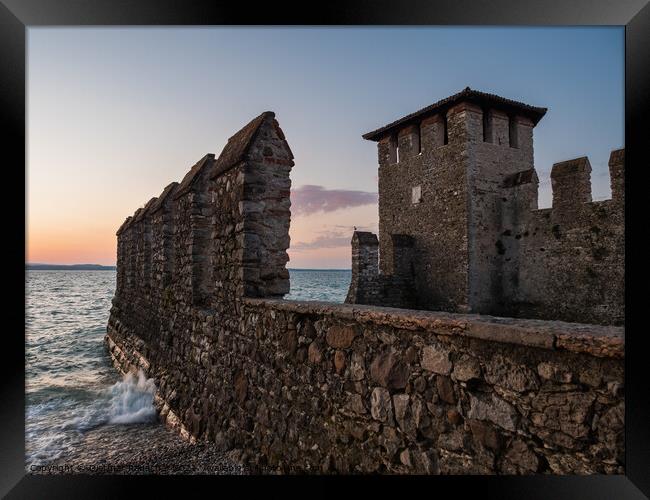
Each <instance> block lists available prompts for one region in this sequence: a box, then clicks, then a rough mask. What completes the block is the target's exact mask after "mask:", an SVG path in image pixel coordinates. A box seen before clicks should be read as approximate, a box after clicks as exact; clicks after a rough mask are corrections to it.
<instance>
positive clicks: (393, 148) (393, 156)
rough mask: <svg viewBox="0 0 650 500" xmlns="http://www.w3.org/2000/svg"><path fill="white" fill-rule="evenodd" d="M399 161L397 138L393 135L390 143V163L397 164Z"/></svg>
mask: <svg viewBox="0 0 650 500" xmlns="http://www.w3.org/2000/svg"><path fill="white" fill-rule="evenodd" d="M397 161H398V153H397V137H395V136H394V135H393V136H391V138H390V141H389V142H388V163H397Z"/></svg>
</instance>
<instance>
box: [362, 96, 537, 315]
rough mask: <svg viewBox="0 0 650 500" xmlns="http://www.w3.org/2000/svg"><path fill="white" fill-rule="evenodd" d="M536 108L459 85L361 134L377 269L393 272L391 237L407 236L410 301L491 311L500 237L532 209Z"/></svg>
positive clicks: (496, 302)
mask: <svg viewBox="0 0 650 500" xmlns="http://www.w3.org/2000/svg"><path fill="white" fill-rule="evenodd" d="M545 113H546V108H538V107H533V106H529V105H527V104H523V103H520V102H516V101H512V100H510V99H505V98H503V97H499V96H496V95H493V94H486V93H483V92H478V91H475V90H471V89H470V88H469V87H467V88H466V89H464V90H463V91H462V92H459V93H458V94H455V95H453V96H451V97H448V98H446V99H443V100H441V101H439V102H437V103H435V104H432V105H430V106H427V107H426V108H423V109H421V110H420V111H417V112H415V113H412V114H410V115H407V116H405V117H403V118H400V119H399V120H396V121H394V122H393V123H390V124H388V125H386V126H384V127H381V128H379V129H377V130H374V131H372V132H369V133H367V134H365V135H364V136H363V138H364V139H367V140H372V141H376V142H377V143H378V152H379V256H380V263H379V268H380V273H381V274H383V275H386V276H390V275H395V274H396V273H398V272H399V269H395V268H394V267H395V264H394V263H395V262H399V258H397V259H396V257H398V256H393V255H392V252H393V250H394V249H395V248H396V247H395V246H394V245H393V242H392V236H393V235H395V234H400V235H406V236H410V237H412V238H413V241H414V246H413V249H412V250H411V252H412V257H411V259H412V262H413V264H412V266H413V276H414V287H415V289H416V292H417V301H418V303H417V307H419V308H422V309H437V310H451V311H460V312H469V311H471V312H478V313H493V314H494V313H498V312H499V310H500V305H501V304H502V303H503V302H504V300H503V294H504V291H503V288H504V285H503V276H504V274H507V268H508V266H510V265H511V264H510V261H506V259H505V258H504V257H503V255H504V252H505V248H504V245H506V243H504V242H503V241H501V238H500V235H501V233H502V232H503V231H504V224H509V223H514V222H516V218H517V216H518V214H519V213H520V212H519V211H520V208H521V207H522V205H523V206H525V207H526V208H527V209H531V208H532V209H534V208H537V176H536V175H535V172H534V168H533V128H534V127H535V125H537V123H538V122H539V120H540V119H541V118H542V117H543V116H544V114H545ZM514 186H516V188H517V189H516V192H517V196H512V193H513V192H514V191H513V190H512V188H513V187H514ZM508 244H509V243H508ZM512 265H514V264H512ZM353 271H354V270H353Z"/></svg>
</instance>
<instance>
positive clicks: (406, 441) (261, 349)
mask: <svg viewBox="0 0 650 500" xmlns="http://www.w3.org/2000/svg"><path fill="white" fill-rule="evenodd" d="M452 135H453V134H452ZM450 137H451V135H450ZM614 163H615V165H622V163H621V162H618V161H617V160H616V159H615V161H614ZM293 164H294V162H293V155H292V153H291V150H290V148H289V146H288V144H287V142H286V140H285V137H284V134H283V132H282V130H281V129H280V127H279V125H278V122H277V121H276V119H275V116H274V114H273V113H270V112H267V113H263V114H262V115H260V116H259V117H257V118H255V119H254V120H252V121H251V122H250V123H249V124H248V125H246V126H245V127H244V128H243V129H242V130H240V131H239V132H237V133H236V134H235V135H234V136H233V137H231V138H230V140H229V141H228V143H227V145H226V147H225V148H224V150H223V151H222V153H221V154H220V155H219V156H218V157H215V155H212V154H208V155H206V156H204V157H203V158H202V159H201V160H199V161H198V162H197V163H196V164H195V165H194V166H193V167H192V168H191V169H190V171H189V172H188V174H187V175H186V176H185V178H183V179H182V180H181V182H180V183H176V182H174V183H171V184H169V185H168V186H167V187H166V188H165V189H164V190H163V192H162V193H161V194H160V196H158V197H157V198H153V199H151V200H150V201H149V202H147V203H146V204H145V206H144V207H143V208H140V209H138V210H137V211H136V212H135V214H134V215H133V216H131V217H129V218H127V219H126V221H125V223H124V224H123V225H122V226H121V227H120V229H119V230H118V232H117V235H118V242H117V248H118V260H117V287H116V292H115V298H114V299H113V306H112V308H111V313H110V318H109V323H108V328H107V335H106V344H107V347H108V350H109V352H110V355H111V358H112V360H113V362H114V364H115V366H116V367H117V368H119V369H120V370H121V371H122V372H126V371H128V370H133V369H136V368H141V369H143V370H144V371H145V372H146V373H147V375H148V376H150V377H153V378H154V379H155V381H156V386H157V388H158V392H157V395H156V405H157V407H158V410H159V413H160V417H161V420H163V421H164V422H166V424H167V425H169V426H170V427H172V428H175V429H177V430H178V432H179V433H180V434H181V435H182V436H184V437H185V438H187V439H189V440H190V441H197V440H205V441H210V442H213V443H216V445H217V446H219V447H220V448H221V449H223V450H233V454H236V455H238V456H239V459H240V460H241V462H242V463H243V464H245V465H247V466H250V467H251V469H252V470H253V471H257V472H262V473H274V472H280V473H296V472H310V473H369V472H375V473H422V474H528V473H555V474H591V473H607V474H611V473H616V474H620V473H623V472H624V440H623V437H624V433H623V431H624V428H623V425H624V424H623V423H624V413H625V408H624V385H623V361H624V332H623V328H622V327H620V326H603V325H593V324H591V325H590V324H579V323H566V322H562V321H544V320H539V319H513V318H503V317H493V316H488V315H478V314H460V313H451V312H439V311H438V312H433V311H423V310H410V309H404V308H401V309H397V308H389V307H380V306H373V305H360V304H332V303H321V302H304V301H286V300H283V299H282V297H283V295H284V294H286V293H287V292H288V290H289V279H288V277H289V276H288V273H287V269H286V263H287V260H288V257H287V253H286V250H287V248H288V247H289V220H290V202H289V190H290V178H289V174H290V171H291V168H292V166H293ZM586 168H587V167H586V163H584V162H578V164H577V165H575V166H573V165H569V166H566V167H565V168H564V169H562V170H558V171H557V173H558V174H559V173H560V172H562V175H564V176H567V175H578V176H579V175H582V174H583V173H584V171H585V169H586ZM617 168H618V167H617ZM620 169H621V170H620V171H621V174H622V167H620ZM527 175H528V174H521V175H519V176H516V177H515V178H514V179H511V178H508V179H509V180H507V181H505V182H502V183H503V184H504V185H507V186H508V187H503V188H499V189H522V188H521V186H524V181H525V179H527V178H528V177H527ZM531 178H532V177H531ZM511 184H512V185H511ZM427 189H428V188H427ZM524 189H525V186H524ZM427 192H428V191H427V190H426V189H423V191H422V197H423V200H424V199H425V197H426V196H427ZM555 192H557V193H559V192H560V191H555ZM618 193H619V194H615V196H621V195H622V190H621V191H619V192H618ZM515 199H517V200H521V199H522V198H521V197H515ZM459 206H466V205H463V204H461V205H459ZM553 210H555V208H554V209H553ZM567 210H569V209H568V208H567ZM463 213H465V212H463ZM586 216H588V215H585V217H586ZM448 217H451V218H453V217H455V215H454V214H453V213H451V212H450V213H449V215H448ZM542 217H543V216H542ZM581 217H582V215H581ZM527 224H528V223H527ZM540 224H541V222H540ZM599 227H602V226H599ZM551 228H552V226H551ZM459 231H460V230H459ZM561 231H562V232H561V233H560V235H561V238H559V239H557V240H556V241H558V242H560V243H558V244H566V243H563V242H564V241H565V240H563V238H566V239H568V238H576V237H577V236H575V235H574V234H572V233H571V232H570V229H569V227H565V226H564V225H561ZM516 234H517V233H516V232H513V236H512V239H513V240H515V241H519V240H516V239H515V235H516ZM537 237H539V238H543V235H542V234H538V235H536V236H533V235H532V234H531V235H529V236H527V237H526V238H537ZM602 237H604V235H603V236H602ZM464 238H466V235H463V234H461V232H459V233H458V239H457V243H462V242H465V241H466V240H465V239H464ZM503 238H505V236H503ZM521 239H523V237H522V238H521ZM388 241H389V243H387V248H390V249H392V250H393V254H392V257H391V258H390V261H389V262H388V263H386V261H385V259H386V257H385V256H384V255H383V254H382V261H383V262H384V265H389V267H390V268H391V269H390V270H391V272H390V273H389V272H387V273H380V272H379V270H378V266H379V257H378V250H379V248H378V247H379V246H380V243H379V242H378V241H377V238H376V236H374V235H370V234H369V233H356V234H355V236H354V239H353V260H354V259H356V263H357V264H356V266H357V269H358V271H359V272H358V273H357V276H356V278H357V280H358V281H357V285H356V290H355V289H354V288H355V286H354V281H353V286H352V287H351V294H352V295H349V297H351V298H353V299H354V300H355V301H373V302H374V301H383V300H386V301H391V302H394V303H397V304H399V305H401V306H402V307H404V306H405V305H407V304H409V303H413V301H414V300H415V297H414V296H413V295H411V293H413V292H412V289H413V283H416V284H417V280H418V276H417V269H416V268H414V267H415V266H416V265H417V256H416V254H415V251H416V250H417V248H418V247H417V244H418V243H417V242H418V239H417V235H416V236H413V235H409V234H402V233H400V234H393V235H391V237H390V238H389V240H388ZM504 245H505V246H506V251H510V250H508V248H509V247H508V246H507V243H505V242H504ZM549 248H550V247H549ZM456 253H457V254H458V255H461V257H462V252H460V251H457V252H456ZM467 254H468V253H466V255H467ZM554 258H556V259H557V257H554ZM607 258H609V257H607ZM450 259H451V256H450ZM461 260H462V258H461ZM450 262H451V260H450ZM601 262H607V260H605V261H601ZM540 265H542V264H540ZM544 265H548V263H545V264H544ZM458 269H462V266H460V265H459V267H458ZM375 275H379V276H382V277H381V278H378V279H376V280H374V281H373V283H374V284H375V286H374V287H373V288H372V289H368V288H364V287H359V283H363V282H364V280H365V279H366V277H368V276H370V277H372V276H375ZM371 281H372V280H371ZM409 286H410V288H411V291H409ZM445 286H451V283H447V284H446V285H445ZM454 300H455V301H457V302H458V300H460V299H459V298H458V297H456V298H454ZM459 303H460V302H459Z"/></svg>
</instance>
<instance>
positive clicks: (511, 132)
mask: <svg viewBox="0 0 650 500" xmlns="http://www.w3.org/2000/svg"><path fill="white" fill-rule="evenodd" d="M508 138H509V140H510V147H511V148H518V147H519V141H518V139H519V138H518V137H517V121H516V120H515V118H514V116H509V117H508Z"/></svg>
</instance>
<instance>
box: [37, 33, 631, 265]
mask: <svg viewBox="0 0 650 500" xmlns="http://www.w3.org/2000/svg"><path fill="white" fill-rule="evenodd" d="M27 42H28V61H27V70H28V74H27V94H28V102H27V106H28V110H27V111H28V123H27V134H28V148H27V149H28V151H27V154H28V160H27V221H26V223H27V256H26V258H27V260H28V261H29V262H42V263H60V264H72V263H97V264H107V265H113V264H114V263H115V258H116V236H115V231H116V230H117V228H118V227H119V226H120V224H122V222H123V221H124V218H125V217H127V216H128V215H131V214H132V213H133V212H134V211H135V209H137V208H138V207H140V206H142V205H143V204H144V203H145V202H146V201H147V200H149V198H151V197H152V196H157V195H158V194H159V193H160V192H161V191H162V189H163V188H164V187H165V186H166V185H167V184H168V183H170V182H171V181H174V180H176V181H180V180H181V178H182V177H183V176H184V175H185V173H186V172H187V170H189V168H190V167H191V166H192V165H193V164H194V163H195V162H196V161H197V160H199V159H200V158H201V157H203V156H204V155H205V154H206V153H208V152H213V153H215V154H217V155H218V154H219V153H220V152H221V149H222V148H223V146H224V145H225V143H226V141H227V139H228V137H230V136H231V135H232V134H233V133H235V132H236V131H237V130H239V129H240V128H241V127H242V126H243V125H245V124H246V123H247V122H248V121H249V120H250V119H252V118H253V117H255V116H257V115H259V114H260V113H261V112H262V111H266V110H270V111H275V113H276V118H277V119H278V121H279V123H280V126H281V127H282V129H283V130H284V133H285V135H286V137H287V140H288V142H289V144H290V146H291V149H292V151H293V153H294V156H295V162H296V165H295V167H294V168H293V171H292V174H291V178H292V220H291V233H290V234H291V248H290V249H289V255H290V258H291V261H290V262H289V267H293V268H349V267H350V238H351V236H352V227H353V226H357V227H358V228H365V229H369V230H372V231H376V230H377V222H378V220H377V202H376V200H377V151H376V144H375V143H374V142H369V141H364V140H363V139H362V138H361V134H362V133H365V132H368V131H370V130H373V129H376V128H378V127H380V126H382V125H385V124H386V123H388V122H391V121H393V120H395V119H397V118H400V117H401V116H403V115H405V114H408V113H411V112H413V111H416V110H418V109H420V108H422V107H424V106H426V105H428V104H431V103H433V102H435V101H437V100H439V99H441V98H444V97H447V96H449V95H451V94H454V93H456V92H458V91H460V90H462V89H463V88H464V87H466V86H470V87H472V88H473V89H477V90H481V91H485V92H491V93H496V94H499V95H502V96H504V97H507V98H511V99H515V100H520V101H523V102H525V103H527V104H531V105H535V106H544V107H548V108H549V110H548V112H547V114H546V116H545V117H544V118H543V119H542V120H541V122H540V123H539V125H538V126H537V127H536V129H535V167H536V169H537V171H538V174H539V177H540V207H548V206H550V203H551V202H550V200H551V193H550V181H549V173H550V168H551V166H552V164H553V163H555V162H558V161H562V160H566V159H570V158H574V157H578V156H584V155H587V156H589V159H590V162H591V165H592V168H593V172H592V185H593V194H594V198H595V199H603V198H608V197H609V196H610V191H609V174H608V170H607V160H608V157H609V152H610V151H611V150H612V149H617V148H620V147H623V146H624V128H623V124H624V119H623V118H624V93H623V92H624V31H623V28H622V27H601V28H585V27H581V28H446V27H441V28H370V27H368V28H318V29H316V28H300V29H298V28H282V29H277V28H256V29H252V28H227V29H226V28H183V29H181V28H130V29H123V28H120V29H118V28H71V29H67V28H65V29H64V28H29V29H28V36H27Z"/></svg>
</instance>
